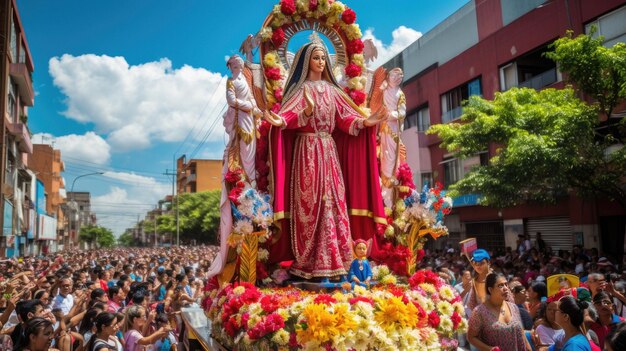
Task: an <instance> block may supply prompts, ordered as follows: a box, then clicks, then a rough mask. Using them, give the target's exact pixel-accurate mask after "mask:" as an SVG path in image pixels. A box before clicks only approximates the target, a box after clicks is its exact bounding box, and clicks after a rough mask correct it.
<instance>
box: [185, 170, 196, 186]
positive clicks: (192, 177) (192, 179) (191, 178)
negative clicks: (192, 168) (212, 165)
mask: <svg viewBox="0 0 626 351" xmlns="http://www.w3.org/2000/svg"><path fill="white" fill-rule="evenodd" d="M196 178H197V176H196V174H195V173H194V174H190V175H188V176H187V179H185V185H187V184H189V183H194V182H195V181H196Z"/></svg>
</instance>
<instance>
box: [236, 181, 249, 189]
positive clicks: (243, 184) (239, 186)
mask: <svg viewBox="0 0 626 351" xmlns="http://www.w3.org/2000/svg"><path fill="white" fill-rule="evenodd" d="M235 186H237V188H242V189H243V188H245V187H246V183H244V182H243V181H242V180H240V181H238V182H237V184H235Z"/></svg>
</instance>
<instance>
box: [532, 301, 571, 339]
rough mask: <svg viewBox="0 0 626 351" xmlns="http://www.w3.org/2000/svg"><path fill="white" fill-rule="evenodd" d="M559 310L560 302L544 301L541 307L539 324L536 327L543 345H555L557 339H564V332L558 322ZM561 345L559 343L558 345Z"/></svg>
mask: <svg viewBox="0 0 626 351" xmlns="http://www.w3.org/2000/svg"><path fill="white" fill-rule="evenodd" d="M558 310H559V302H558V301H551V302H543V303H542V304H541V308H540V309H539V325H538V326H537V328H535V332H536V334H537V338H538V341H539V342H540V344H541V345H554V344H555V343H556V340H561V339H562V334H563V333H564V331H563V329H562V328H561V326H560V325H558V324H557V323H556V313H557V311H558ZM558 346H559V345H557V347H558Z"/></svg>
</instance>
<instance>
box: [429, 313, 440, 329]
mask: <svg viewBox="0 0 626 351" xmlns="http://www.w3.org/2000/svg"><path fill="white" fill-rule="evenodd" d="M428 324H430V326H431V327H433V328H437V327H438V326H439V315H438V314H437V310H433V311H432V312H430V313H429V314H428Z"/></svg>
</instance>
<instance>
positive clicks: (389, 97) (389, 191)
mask: <svg viewBox="0 0 626 351" xmlns="http://www.w3.org/2000/svg"><path fill="white" fill-rule="evenodd" d="M403 78H404V74H403V72H402V69H401V68H398V67H396V68H394V69H392V70H391V71H389V74H388V75H387V79H386V80H385V82H383V84H382V85H381V89H382V90H383V103H384V104H385V107H386V108H387V110H388V111H389V114H388V116H387V120H386V121H385V122H383V123H382V124H381V126H380V132H379V138H380V176H381V178H382V194H383V201H384V202H385V207H388V208H392V206H393V201H394V187H395V186H397V185H398V181H397V179H396V172H397V170H398V166H400V163H401V162H402V161H403V160H402V159H403V158H404V156H405V155H404V154H405V148H404V145H403V144H402V140H401V139H400V133H402V127H403V125H404V117H405V116H406V99H405V97H404V93H403V92H402V90H401V89H400V84H401V83H402V79H403Z"/></svg>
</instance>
